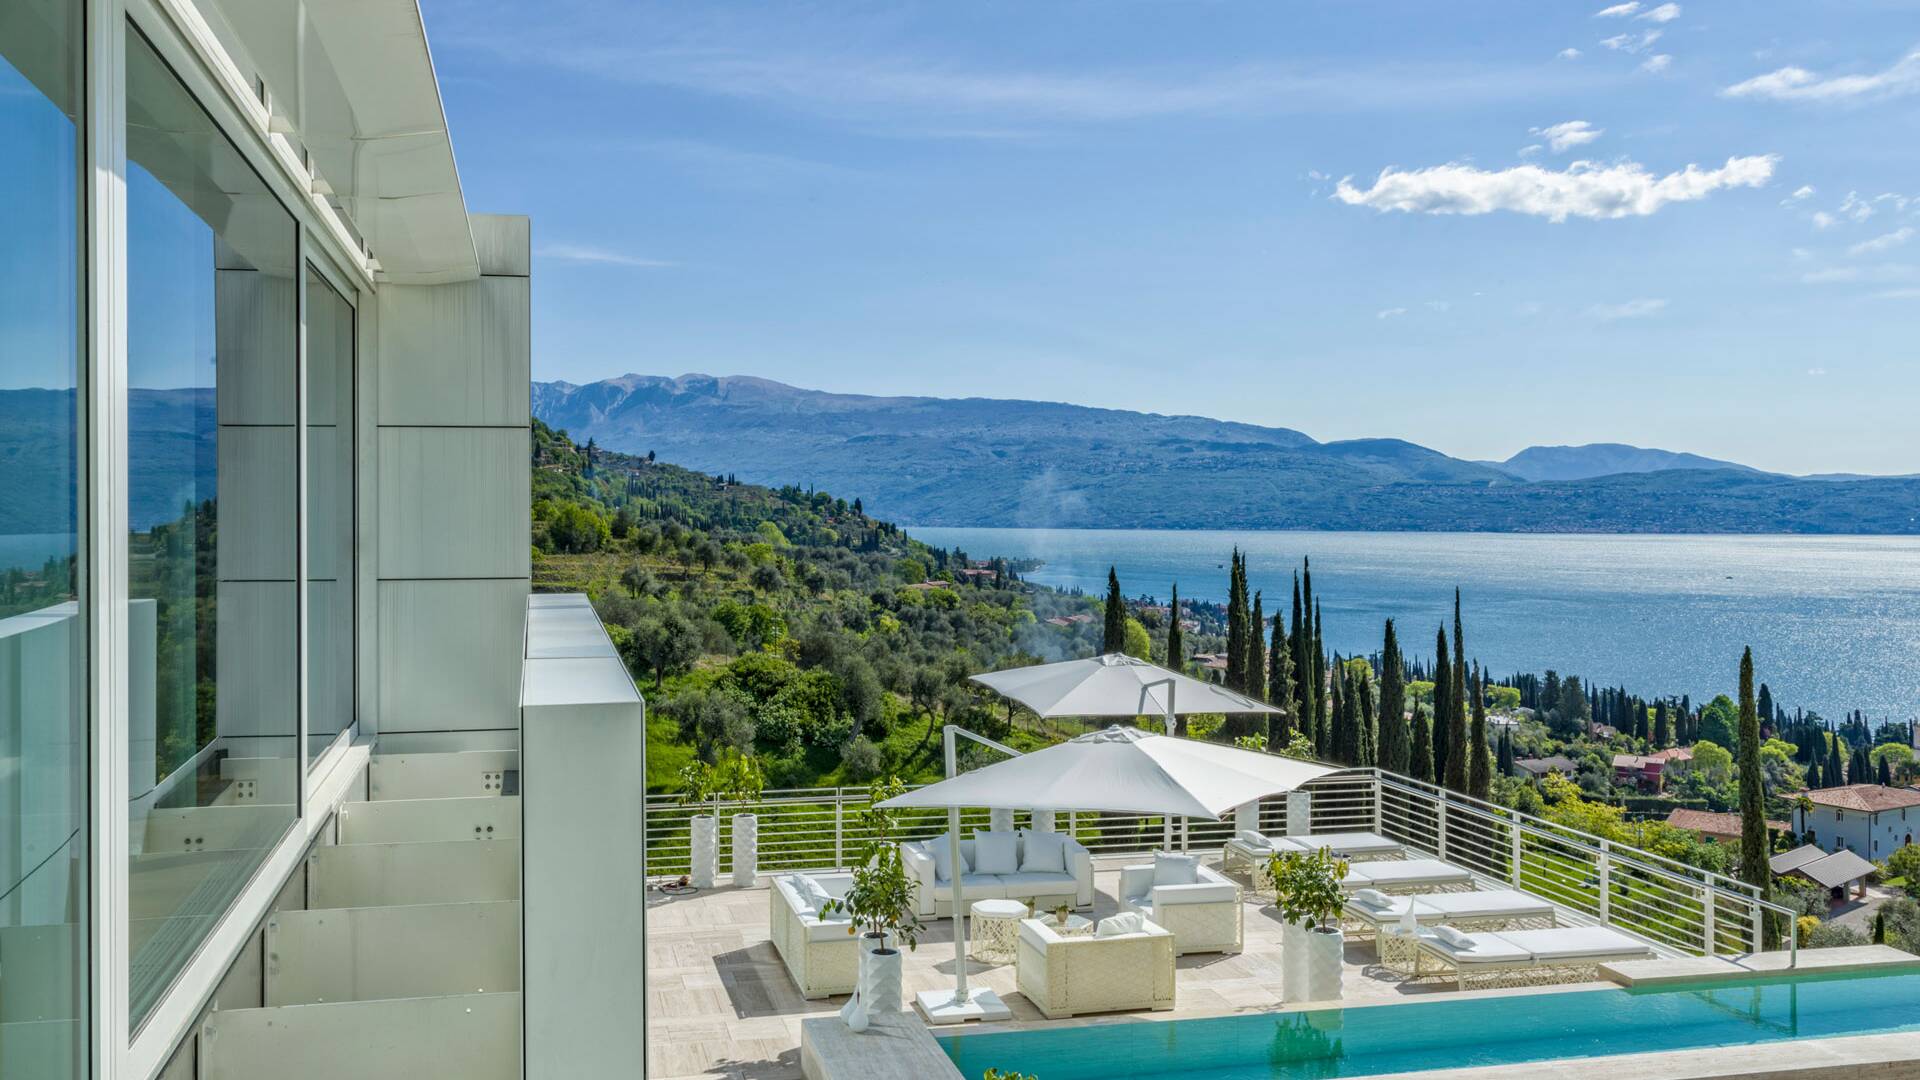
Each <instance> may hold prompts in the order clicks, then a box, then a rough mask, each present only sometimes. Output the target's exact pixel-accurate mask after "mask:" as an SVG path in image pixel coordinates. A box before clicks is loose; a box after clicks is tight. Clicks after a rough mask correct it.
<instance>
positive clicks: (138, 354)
mask: <svg viewBox="0 0 1920 1080" xmlns="http://www.w3.org/2000/svg"><path fill="white" fill-rule="evenodd" d="M126 107H127V339H128V340H127V385H128V400H127V424H128V507H127V512H128V528H129V535H128V537H127V539H126V543H127V561H128V581H129V591H130V594H131V597H130V610H129V617H128V626H129V631H128V633H129V642H128V678H129V686H130V693H129V697H130V701H129V705H128V717H127V720H128V725H129V728H130V731H131V735H130V738H129V746H128V753H129V759H130V766H129V795H130V798H131V803H130V805H129V808H128V813H129V861H130V865H129V867H128V871H129V872H128V882H127V893H128V895H127V900H128V910H129V914H128V927H127V931H128V941H129V947H130V949H131V958H130V961H129V970H128V981H129V1009H130V1014H131V1019H132V1023H133V1025H134V1027H135V1028H136V1029H137V1028H138V1026H139V1025H140V1023H141V1021H142V1020H143V1019H144V1018H145V1017H146V1015H147V1013H148V1012H149V1010H150V1009H151V1008H152V1006H153V1004H154V1003H155V1002H156V1001H157V1000H158V999H159V997H160V996H161V995H162V994H163V993H164V992H165V990H166V989H167V987H168V986H169V985H170V984H171V983H172V982H173V980H174V978H175V977H176V976H177V975H178V974H179V972H180V969H181V968H182V967H183V966H184V965H185V964H186V962H187V961H188V959H190V958H191V957H192V955H193V953H194V951H195V950H196V949H197V948H198V946H199V944H200V942H201V941H202V940H203V939H204V938H205V937H206V935H207V933H208V931H209V930H211V929H212V927H213V925H214V924H215V922H216V921H217V920H218V919H219V917H220V916H221V915H222V914H223V913H224V912H225V911H226V910H227V908H228V906H229V905H230V904H231V903H232V902H233V899H234V897H235V896H236V895H237V894H238V893H239V891H240V890H241V889H242V888H243V887H244V886H245V885H246V883H247V881H248V879H249V878H250V877H251V876H252V874H253V872H254V871H255V870H256V869H257V868H258V866H259V864H260V862H261V860H262V859H264V858H265V856H266V853H267V852H268V851H269V850H270V849H271V848H272V846H273V845H274V843H275V842H276V841H277V840H279V838H280V837H282V836H283V835H285V834H286V832H287V829H288V827H289V826H290V825H291V824H292V823H293V821H294V818H295V816H296V813H297V810H296V802H297V798H298V791H299V777H298V775H297V774H298V772H299V765H298V762H299V753H298V749H299V748H298V746H297V741H298V737H299V725H298V716H299V692H298V670H299V665H298V658H299V649H300V625H299V614H298V605H297V588H298V586H297V558H298V548H297V543H296V538H297V537H298V536H299V530H300V521H299V464H300V463H299V459H298V445H299V428H298V417H299V398H298V393H299V387H298V363H297V361H298V350H299V284H300V283H299V279H298V277H297V276H296V274H297V273H298V267H299V258H298V252H297V246H298V245H297V239H296V237H297V232H296V226H295V223H294V220H293V218H292V216H291V215H289V214H288V212H287V211H286V209H285V208H284V207H283V206H282V205H281V204H280V203H279V202H278V200H276V199H275V197H274V196H273V194H272V193H271V191H270V190H269V189H268V188H267V186H266V184H265V182H264V181H262V180H261V178H260V177H259V176H258V174H256V173H255V172H253V170H252V169H251V167H250V166H249V165H248V163H247V161H246V160H245V159H244V158H243V157H242V156H241V154H240V153H239V151H238V150H237V149H236V148H235V147H234V145H233V144H232V143H231V142H230V141H229V140H228V139H227V137H226V136H225V135H224V134H223V133H222V132H221V131H220V129H219V128H218V127H217V126H216V125H215V123H214V121H213V120H212V118H211V117H209V116H208V114H207V113H206V111H205V110H204V109H202V108H201V106H200V105H199V103H198V102H196V101H195V100H194V98H193V96H192V95H191V94H190V93H189V92H188V90H187V89H186V87H185V86H184V85H182V84H181V82H180V81H179V79H178V78H177V77H176V76H175V75H174V73H173V72H172V71H171V70H170V69H169V68H168V67H167V65H166V63H165V62H164V61H163V60H162V59H161V57H160V56H159V55H158V54H157V53H156V52H155V51H154V49H153V47H152V46H151V45H150V44H149V43H148V42H147V40H146V39H145V38H144V37H142V36H141V34H140V32H139V30H138V28H137V27H129V28H128V31H127V48H126Z"/></svg>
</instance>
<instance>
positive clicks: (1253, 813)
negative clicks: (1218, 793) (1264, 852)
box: [1233, 800, 1260, 833]
mask: <svg viewBox="0 0 1920 1080" xmlns="http://www.w3.org/2000/svg"><path fill="white" fill-rule="evenodd" d="M1233 831H1234V832H1236V833H1243V832H1256V833H1257V832H1259V831H1260V803H1259V801H1258V800H1255V801H1254V802H1250V803H1243V804H1242V805H1240V806H1236V807H1234V808H1233Z"/></svg>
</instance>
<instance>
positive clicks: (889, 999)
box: [860, 948, 905, 1016]
mask: <svg viewBox="0 0 1920 1080" xmlns="http://www.w3.org/2000/svg"><path fill="white" fill-rule="evenodd" d="M865 959H866V965H867V966H866V975H865V977H864V978H862V979H861V981H860V982H861V991H862V992H861V997H862V999H863V1000H864V1001H865V1002H866V1007H867V1012H868V1014H869V1015H870V1016H891V1015H893V1014H895V1013H898V1012H899V1011H900V976H901V972H902V971H903V970H904V963H905V957H904V956H903V955H902V954H901V952H900V950H899V949H892V948H887V949H875V950H873V951H872V952H870V953H868V954H867V955H866V957H865Z"/></svg>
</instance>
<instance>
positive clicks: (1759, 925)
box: [1753, 897, 1767, 952]
mask: <svg viewBox="0 0 1920 1080" xmlns="http://www.w3.org/2000/svg"><path fill="white" fill-rule="evenodd" d="M1766 924H1767V909H1766V908H1764V907H1761V906H1760V901H1759V898H1758V897H1756V898H1755V899H1754V903H1753V951H1754V952H1759V951H1760V950H1762V949H1764V948H1766V944H1767V930H1766Z"/></svg>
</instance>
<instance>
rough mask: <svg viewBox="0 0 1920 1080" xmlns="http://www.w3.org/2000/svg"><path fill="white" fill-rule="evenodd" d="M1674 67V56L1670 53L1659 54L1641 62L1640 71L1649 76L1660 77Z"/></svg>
mask: <svg viewBox="0 0 1920 1080" xmlns="http://www.w3.org/2000/svg"><path fill="white" fill-rule="evenodd" d="M1672 66H1673V56H1672V55H1671V54H1669V53H1658V54H1656V55H1654V56H1649V57H1647V58H1646V59H1645V60H1642V61H1640V70H1641V71H1644V72H1646V73H1647V74H1649V75H1658V74H1660V73H1661V72H1663V71H1665V70H1667V69H1668V68H1670V67H1672Z"/></svg>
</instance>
